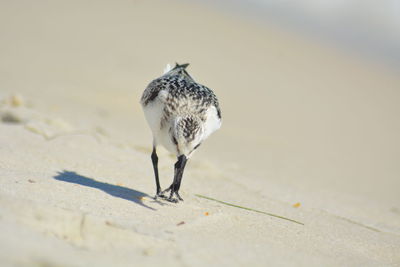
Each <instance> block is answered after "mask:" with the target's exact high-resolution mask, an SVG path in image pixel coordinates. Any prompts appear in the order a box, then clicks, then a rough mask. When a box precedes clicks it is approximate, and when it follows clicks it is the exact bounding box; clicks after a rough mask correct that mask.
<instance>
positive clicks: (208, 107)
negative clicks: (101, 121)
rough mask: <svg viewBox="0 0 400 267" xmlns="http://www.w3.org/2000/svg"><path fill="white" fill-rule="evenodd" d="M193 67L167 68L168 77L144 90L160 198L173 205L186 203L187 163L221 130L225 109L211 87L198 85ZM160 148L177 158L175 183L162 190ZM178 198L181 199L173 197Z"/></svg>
mask: <svg viewBox="0 0 400 267" xmlns="http://www.w3.org/2000/svg"><path fill="white" fill-rule="evenodd" d="M187 66H189V64H182V65H179V64H176V66H175V67H174V68H171V67H170V66H169V65H167V68H166V69H165V70H164V75H162V76H161V77H159V78H157V79H155V80H154V81H152V82H151V83H150V84H149V85H148V86H147V88H146V90H144V92H143V95H142V98H141V101H140V102H141V104H142V107H143V110H144V114H145V117H146V120H147V122H148V124H149V126H150V128H151V131H152V133H153V152H152V154H151V160H152V163H153V169H154V176H155V179H156V186H157V194H156V198H157V197H158V196H159V197H164V198H167V197H165V195H164V194H165V193H166V192H168V191H171V193H170V195H169V197H168V198H167V199H168V200H169V201H171V202H178V201H179V200H183V199H182V198H181V197H180V195H179V193H178V192H179V188H180V186H181V181H182V175H183V170H184V169H185V165H186V162H187V161H188V159H189V158H190V157H191V156H192V154H193V152H194V151H195V150H196V149H197V148H198V147H199V146H200V144H201V143H202V142H203V141H204V140H205V139H206V138H207V137H208V136H209V135H210V134H211V133H213V132H214V131H216V130H217V129H219V128H220V127H221V110H220V108H219V104H218V99H217V97H216V96H215V94H214V93H213V91H211V90H210V89H209V88H207V87H205V86H203V85H201V84H198V83H196V82H195V81H194V79H193V78H192V77H191V76H190V75H189V73H188V72H187V71H186V68H187ZM157 145H162V146H164V147H165V148H166V149H167V150H168V151H169V152H171V153H173V154H174V155H176V156H177V158H178V161H177V162H176V163H175V169H174V170H175V173H174V180H173V182H172V184H171V185H170V186H169V187H168V188H167V189H166V190H164V191H161V186H160V181H159V176H158V156H157V152H156V147H157ZM174 195H175V196H176V197H177V199H175V198H173V197H174Z"/></svg>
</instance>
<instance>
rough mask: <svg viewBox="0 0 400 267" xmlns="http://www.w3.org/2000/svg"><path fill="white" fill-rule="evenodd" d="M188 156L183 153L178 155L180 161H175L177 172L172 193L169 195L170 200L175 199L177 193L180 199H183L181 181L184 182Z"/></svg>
mask: <svg viewBox="0 0 400 267" xmlns="http://www.w3.org/2000/svg"><path fill="white" fill-rule="evenodd" d="M186 162H187V158H186V156H185V155H181V156H179V157H178V161H177V162H176V163H175V174H174V181H173V183H172V185H171V186H170V189H171V194H170V196H169V199H168V200H170V201H174V202H175V200H174V199H173V195H174V194H175V195H176V197H177V198H178V200H181V201H182V200H183V199H182V198H181V196H180V195H179V193H178V192H179V188H180V187H181V182H182V176H183V171H184V170H185V166H186Z"/></svg>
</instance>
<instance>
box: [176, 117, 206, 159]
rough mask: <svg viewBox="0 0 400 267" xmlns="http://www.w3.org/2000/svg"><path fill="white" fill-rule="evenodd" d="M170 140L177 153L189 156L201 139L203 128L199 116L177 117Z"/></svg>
mask: <svg viewBox="0 0 400 267" xmlns="http://www.w3.org/2000/svg"><path fill="white" fill-rule="evenodd" d="M171 134H172V141H173V143H174V144H175V145H176V147H177V151H178V154H184V155H186V156H187V157H190V156H191V154H192V153H193V152H194V150H196V149H197V148H198V147H199V146H200V144H201V141H202V140H203V136H204V129H203V124H202V121H201V119H200V118H198V117H196V116H193V115H184V116H180V117H177V118H176V119H175V121H174V125H173V130H172V133H171Z"/></svg>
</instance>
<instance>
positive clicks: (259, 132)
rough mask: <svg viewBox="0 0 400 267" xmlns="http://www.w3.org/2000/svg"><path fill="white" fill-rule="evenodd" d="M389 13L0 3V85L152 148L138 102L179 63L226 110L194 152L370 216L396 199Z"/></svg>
mask: <svg viewBox="0 0 400 267" xmlns="http://www.w3.org/2000/svg"><path fill="white" fill-rule="evenodd" d="M399 12H400V10H399V2H398V1H395V0H385V1H372V0H368V1H367V0H364V1H361V0H353V1H338V0H336V1H333V0H331V1H328V0H324V1H317V0H303V1H272V0H271V1H261V0H260V1H256V0H253V1H236V0H235V1H223V0H220V1H183V0H181V1H179V0H174V1H161V0H158V1H157V0H152V1H148V0H147V1H140V0H135V1H133V0H132V1H128V0H125V1H124V0H120V1H105V0H102V1H46V0H39V1H24V0H21V1H11V0H2V1H1V2H0V58H1V60H0V94H1V96H5V95H9V94H13V93H19V94H21V95H23V96H24V97H25V98H26V99H27V100H28V101H30V102H31V103H32V106H33V107H34V108H35V109H37V110H39V111H41V112H46V113H48V114H51V115H52V116H56V117H60V118H64V119H65V120H67V121H69V122H71V124H73V125H74V126H75V127H76V128H77V129H89V130H93V131H100V132H102V133H103V134H105V135H107V136H110V137H111V138H114V139H115V140H120V141H121V142H126V143H128V144H132V145H133V146H142V147H150V146H151V135H150V131H149V129H148V127H147V125H146V123H145V121H144V117H143V114H142V111H141V107H140V105H139V98H140V96H141V94H142V92H143V90H144V89H145V87H146V86H147V84H148V83H149V82H150V81H151V80H152V79H154V78H156V77H158V76H159V75H161V74H162V70H163V68H164V67H165V65H166V64H167V63H174V62H179V63H186V62H188V63H191V65H190V67H189V69H188V70H189V72H190V73H191V74H192V75H193V77H194V78H195V79H196V80H197V81H198V82H199V83H202V84H204V85H206V86H208V87H210V88H212V89H213V90H214V91H215V93H216V94H217V96H218V97H219V98H220V102H221V106H222V115H223V119H224V122H223V126H222V129H221V130H220V131H219V132H217V133H216V134H215V135H214V136H212V137H211V138H210V140H208V142H207V145H204V146H203V147H202V149H201V150H200V151H199V153H198V154H197V155H196V156H195V157H194V159H193V160H194V161H196V160H200V159H201V160H208V161H209V162H212V163H213V164H214V163H217V164H218V165H217V166H220V168H221V170H224V168H230V169H234V170H237V173H238V177H237V178H235V179H237V180H238V181H239V180H240V182H241V183H245V184H246V185H247V186H248V187H249V188H251V189H254V190H257V191H260V192H262V193H263V194H264V195H266V196H269V197H273V198H276V199H279V200H282V201H289V202H290V203H291V202H293V201H295V200H296V201H297V199H299V196H301V199H303V200H304V202H305V203H309V204H311V203H312V205H313V206H314V207H318V206H323V207H324V208H326V209H333V210H335V209H340V210H339V211H337V210H335V212H337V213H339V214H354V213H353V212H354V209H359V208H360V206H363V205H364V204H362V205H359V204H360V203H365V205H368V207H369V208H368V210H365V211H362V212H359V213H358V214H359V215H358V216H360V217H362V218H367V220H376V217H374V216H373V214H375V213H374V212H380V211H382V206H384V207H385V211H387V212H388V213H390V210H392V209H394V208H396V209H397V208H399V207H400V197H399V190H398V189H399V188H400V179H399V174H400V164H399V156H400V155H399V151H400V141H399V136H400V120H399V115H400V107H399V96H400V93H399V89H400V76H399V67H400V54H399V48H400V47H399V42H400V34H399V33H400V19H399V15H398V14H399ZM132 164H134V163H132ZM148 167H149V168H151V163H150V160H149V166H148ZM232 179H233V178H232ZM149 190H152V188H151V189H150V188H149ZM316 198H317V199H320V202H317V203H316V202H315V199H316ZM338 202H339V205H337V204H338ZM349 203H353V204H354V205H351V204H349ZM338 206H339V207H340V208H337V207H338ZM388 216H389V215H388ZM385 227H389V228H390V227H391V230H393V229H394V228H395V226H393V225H391V226H390V225H389V226H388V225H386V226H385Z"/></svg>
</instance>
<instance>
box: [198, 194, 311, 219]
mask: <svg viewBox="0 0 400 267" xmlns="http://www.w3.org/2000/svg"><path fill="white" fill-rule="evenodd" d="M195 196H196V197H199V198H204V199H208V200H211V201H215V202H218V203H221V204H224V205H227V206H231V207H235V208H239V209H244V210H249V211H253V212H257V213H262V214H265V215H268V216H271V217H275V218H279V219H282V220H286V221H290V222H294V223H297V224H300V225H304V223H302V222H298V221H296V220H292V219H289V218H286V217H283V216H279V215H276V214H272V213H269V212H265V211H261V210H256V209H252V208H247V207H242V206H238V205H235V204H231V203H228V202H225V201H221V200H218V199H215V198H211V197H207V196H203V195H199V194H195Z"/></svg>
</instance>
